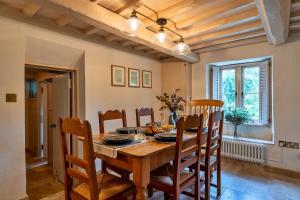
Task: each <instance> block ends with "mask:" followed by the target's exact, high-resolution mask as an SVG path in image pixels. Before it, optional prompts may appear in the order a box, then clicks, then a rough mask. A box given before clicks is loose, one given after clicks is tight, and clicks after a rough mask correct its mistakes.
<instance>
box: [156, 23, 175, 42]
mask: <svg viewBox="0 0 300 200" xmlns="http://www.w3.org/2000/svg"><path fill="white" fill-rule="evenodd" d="M170 41H171V40H170V36H169V35H168V34H167V33H166V32H165V31H164V28H163V26H161V27H160V28H159V31H158V33H156V34H155V35H154V36H153V37H152V43H154V44H164V43H167V42H170Z"/></svg>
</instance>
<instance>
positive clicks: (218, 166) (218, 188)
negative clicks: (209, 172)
mask: <svg viewBox="0 0 300 200" xmlns="http://www.w3.org/2000/svg"><path fill="white" fill-rule="evenodd" d="M221 180H222V179H221V163H220V161H219V162H218V165H217V196H220V195H221V188H222V185H221Z"/></svg>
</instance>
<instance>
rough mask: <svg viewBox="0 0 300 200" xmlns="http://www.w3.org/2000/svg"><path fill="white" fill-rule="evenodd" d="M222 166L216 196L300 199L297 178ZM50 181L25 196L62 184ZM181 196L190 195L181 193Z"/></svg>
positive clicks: (56, 199)
mask: <svg viewBox="0 0 300 200" xmlns="http://www.w3.org/2000/svg"><path fill="white" fill-rule="evenodd" d="M222 167H223V173H222V183H223V185H222V195H221V198H220V200H300V179H296V178H292V177H288V176H284V175H281V174H276V173H273V172H269V170H266V169H265V168H263V167H261V166H259V165H255V164H251V163H247V162H240V161H234V160H224V161H223V164H222ZM29 182H31V181H29ZM46 182H47V181H46ZM50 182H51V181H50ZM50 182H48V184H50V185H51V187H49V186H47V185H42V184H41V185H40V186H37V187H36V190H35V191H32V192H34V193H35V194H34V195H30V191H28V193H29V196H30V197H32V198H30V199H38V198H37V197H38V196H43V195H38V194H37V193H46V191H47V190H49V191H47V192H48V193H50V192H53V193H55V191H56V189H57V190H58V189H59V188H62V186H61V185H60V186H57V185H56V184H57V183H56V182H55V181H54V179H52V183H50ZM45 187H46V188H47V189H46V190H45ZM39 188H40V189H39ZM42 188H44V189H42ZM50 190H51V191H50ZM215 193H216V190H215V189H212V190H211V199H212V200H215V199H216V198H215ZM50 199H51V200H60V199H64V196H63V192H60V193H58V194H54V195H52V196H50V197H48V198H45V200H50ZM161 199H163V195H162V193H161V192H156V193H155V194H154V196H153V197H152V198H151V200H161ZM181 199H183V200H188V199H192V198H188V197H185V196H182V198H181Z"/></svg>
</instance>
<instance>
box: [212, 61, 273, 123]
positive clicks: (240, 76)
mask: <svg viewBox="0 0 300 200" xmlns="http://www.w3.org/2000/svg"><path fill="white" fill-rule="evenodd" d="M270 70H271V68H270V60H269V59H268V60H265V61H262V62H255V63H243V64H234V65H226V66H212V67H211V86H210V87H211V88H210V92H211V98H215V99H221V100H222V101H224V110H225V112H226V110H231V109H234V108H237V107H240V108H244V109H246V110H247V111H248V112H249V113H250V115H251V122H250V124H262V125H269V124H270V122H271V119H270V118H271V117H270V116H271V112H270V110H271V109H270V107H271V89H270V88H271V87H270V83H271V81H270V79H271V77H270V74H271V73H270Z"/></svg>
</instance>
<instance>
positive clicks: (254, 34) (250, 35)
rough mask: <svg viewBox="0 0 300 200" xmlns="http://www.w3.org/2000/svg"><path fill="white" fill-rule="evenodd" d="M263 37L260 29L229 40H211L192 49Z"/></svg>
mask: <svg viewBox="0 0 300 200" xmlns="http://www.w3.org/2000/svg"><path fill="white" fill-rule="evenodd" d="M265 35H266V33H265V31H264V30H263V29H262V30H258V31H254V32H251V33H245V34H239V35H235V36H232V37H229V38H223V39H218V40H213V41H210V42H204V43H200V44H198V45H195V46H193V47H192V49H193V50H196V49H202V48H205V47H209V46H214V45H220V44H226V43H231V42H235V41H242V40H246V39H250V38H256V37H260V36H265Z"/></svg>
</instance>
